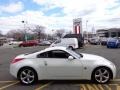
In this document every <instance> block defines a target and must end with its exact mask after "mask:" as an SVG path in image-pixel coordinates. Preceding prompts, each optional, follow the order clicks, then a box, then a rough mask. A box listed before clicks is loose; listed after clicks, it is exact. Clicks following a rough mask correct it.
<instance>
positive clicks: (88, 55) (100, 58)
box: [82, 53, 108, 61]
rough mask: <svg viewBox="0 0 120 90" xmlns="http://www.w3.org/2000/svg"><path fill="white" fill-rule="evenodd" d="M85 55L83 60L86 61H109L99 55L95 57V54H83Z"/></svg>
mask: <svg viewBox="0 0 120 90" xmlns="http://www.w3.org/2000/svg"><path fill="white" fill-rule="evenodd" d="M82 55H83V59H84V60H92V61H98V60H100V61H108V60H107V59H105V58H104V57H101V56H98V55H93V54H86V53H82Z"/></svg>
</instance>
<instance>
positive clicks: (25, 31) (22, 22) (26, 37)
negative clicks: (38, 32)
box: [21, 21, 27, 42]
mask: <svg viewBox="0 0 120 90" xmlns="http://www.w3.org/2000/svg"><path fill="white" fill-rule="evenodd" d="M21 22H22V23H23V24H24V31H25V42H27V33H26V22H25V21H21Z"/></svg>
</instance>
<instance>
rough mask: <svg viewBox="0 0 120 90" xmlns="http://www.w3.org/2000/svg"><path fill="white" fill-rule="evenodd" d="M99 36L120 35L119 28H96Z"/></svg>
mask: <svg viewBox="0 0 120 90" xmlns="http://www.w3.org/2000/svg"><path fill="white" fill-rule="evenodd" d="M97 35H98V36H99V37H120V28H111V29H100V30H97Z"/></svg>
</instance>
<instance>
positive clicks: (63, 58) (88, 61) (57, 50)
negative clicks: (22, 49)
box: [10, 47, 116, 85]
mask: <svg viewBox="0 0 120 90" xmlns="http://www.w3.org/2000/svg"><path fill="white" fill-rule="evenodd" d="M10 73H11V75H13V76H14V77H16V78H18V79H19V80H20V82H21V83H22V84H26V85H30V84H33V83H35V82H37V81H38V80H48V79H52V80H56V79H57V80H80V79H85V80H93V81H94V82H97V83H107V82H108V81H109V80H110V79H113V78H115V76H116V67H115V65H114V64H113V63H112V62H110V61H109V60H107V59H105V58H103V57H101V56H97V55H91V54H85V53H76V52H75V51H72V50H70V49H67V48H65V47H49V48H46V49H44V50H41V51H38V52H35V53H31V54H22V55H18V56H17V57H15V59H14V60H13V61H12V62H11V64H10Z"/></svg>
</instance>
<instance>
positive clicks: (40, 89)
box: [35, 82, 53, 90]
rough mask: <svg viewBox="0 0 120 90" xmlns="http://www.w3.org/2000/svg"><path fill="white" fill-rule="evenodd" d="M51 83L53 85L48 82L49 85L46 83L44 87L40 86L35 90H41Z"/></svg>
mask: <svg viewBox="0 0 120 90" xmlns="http://www.w3.org/2000/svg"><path fill="white" fill-rule="evenodd" d="M51 83H53V82H49V83H47V84H44V85H42V86H40V87H38V88H36V89H35V90H42V89H43V88H45V87H47V86H49V85H50V84H51Z"/></svg>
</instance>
